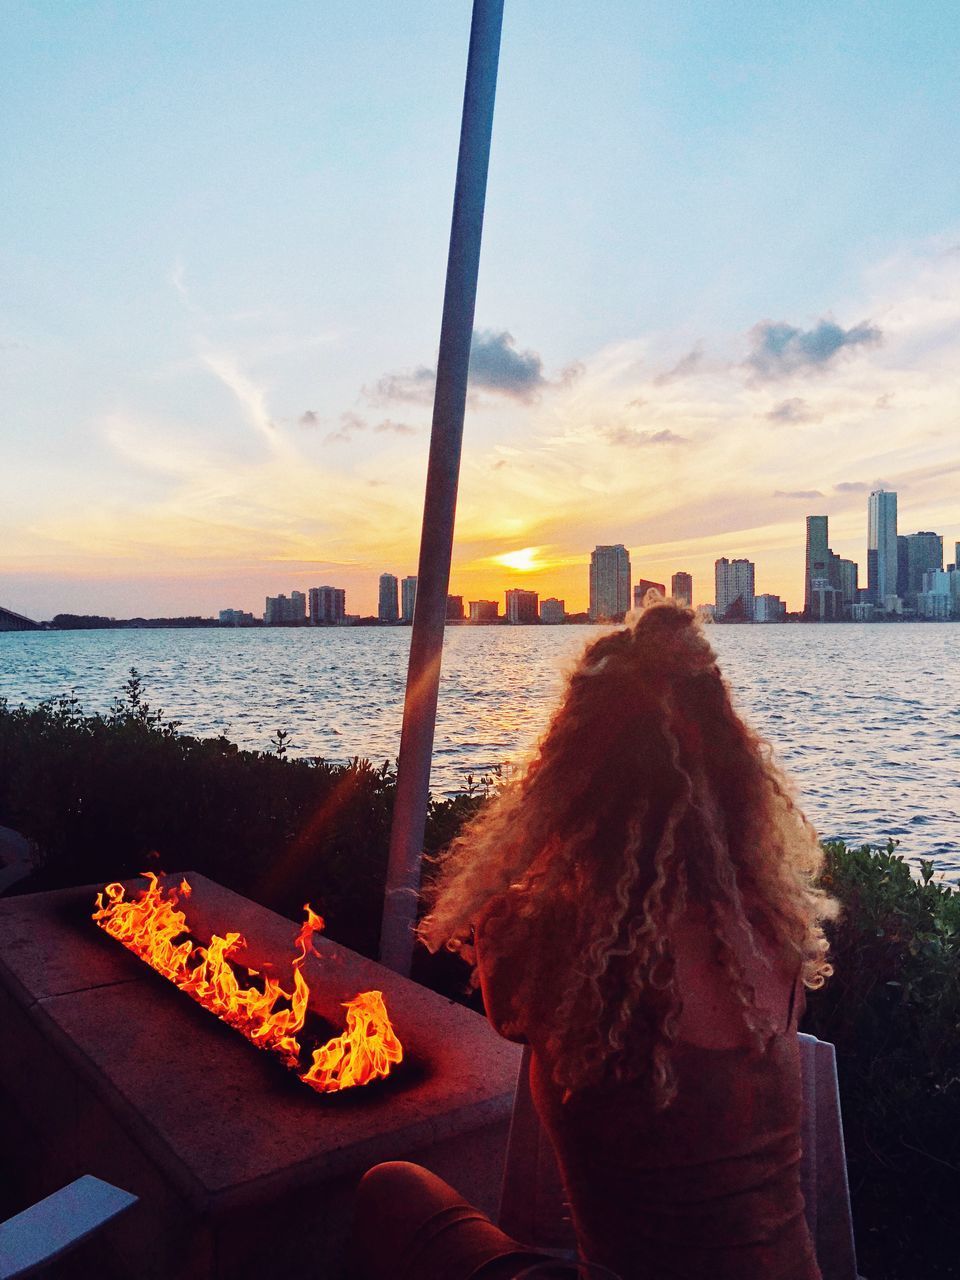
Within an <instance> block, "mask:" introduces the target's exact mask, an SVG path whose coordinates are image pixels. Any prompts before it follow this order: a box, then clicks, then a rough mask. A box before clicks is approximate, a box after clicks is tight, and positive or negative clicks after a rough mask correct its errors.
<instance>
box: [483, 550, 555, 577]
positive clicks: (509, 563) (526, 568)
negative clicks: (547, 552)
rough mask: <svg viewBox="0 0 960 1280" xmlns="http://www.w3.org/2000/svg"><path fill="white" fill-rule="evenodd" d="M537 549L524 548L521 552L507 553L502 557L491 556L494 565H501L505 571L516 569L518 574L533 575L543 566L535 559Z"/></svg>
mask: <svg viewBox="0 0 960 1280" xmlns="http://www.w3.org/2000/svg"><path fill="white" fill-rule="evenodd" d="M539 551H540V548H539V547H524V548H523V549H522V550H521V551H507V552H505V553H504V554H503V555H502V556H493V557H492V559H493V562H494V564H502V565H504V566H505V567H506V568H507V569H516V571H517V572H518V573H533V572H534V571H535V570H537V569H543V568H544V567H545V566H544V564H543V562H542V561H541V560H538V559H537V555H538V553H539Z"/></svg>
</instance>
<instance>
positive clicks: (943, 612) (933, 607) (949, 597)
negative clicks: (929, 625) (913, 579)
mask: <svg viewBox="0 0 960 1280" xmlns="http://www.w3.org/2000/svg"><path fill="white" fill-rule="evenodd" d="M958 577H960V575H958V574H957V572H956V570H953V571H952V572H950V573H948V572H946V571H945V570H944V569H928V570H927V572H926V573H925V574H924V575H923V580H922V581H921V584H920V586H921V590H920V591H918V592H917V617H919V618H930V619H935V620H937V621H944V620H946V619H947V618H951V617H953V616H954V592H953V590H952V587H953V583H952V582H951V579H953V578H958Z"/></svg>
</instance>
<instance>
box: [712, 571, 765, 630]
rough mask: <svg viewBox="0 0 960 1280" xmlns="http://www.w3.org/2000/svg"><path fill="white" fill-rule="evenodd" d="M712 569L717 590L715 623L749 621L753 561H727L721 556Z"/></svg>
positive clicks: (752, 603)
mask: <svg viewBox="0 0 960 1280" xmlns="http://www.w3.org/2000/svg"><path fill="white" fill-rule="evenodd" d="M713 568H714V575H715V579H716V589H717V621H718V622H736V621H741V622H749V621H751V620H752V619H753V611H754V598H755V592H754V582H755V573H756V566H755V565H754V563H753V561H752V560H728V559H727V558H726V556H723V557H722V558H721V559H720V560H717V561H716V562H715V563H714V566H713Z"/></svg>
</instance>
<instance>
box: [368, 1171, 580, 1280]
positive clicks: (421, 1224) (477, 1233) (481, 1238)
mask: <svg viewBox="0 0 960 1280" xmlns="http://www.w3.org/2000/svg"><path fill="white" fill-rule="evenodd" d="M351 1256H352V1260H353V1262H354V1263H355V1265H356V1268H357V1271H358V1273H359V1275H361V1276H362V1277H363V1278H364V1280H469V1278H470V1277H476V1280H509V1277H512V1276H515V1275H517V1274H519V1272H521V1271H523V1270H524V1268H526V1267H529V1266H532V1265H533V1263H534V1262H538V1261H541V1260H545V1259H546V1258H547V1257H548V1255H546V1254H544V1253H540V1252H538V1251H537V1250H536V1249H528V1248H525V1247H524V1246H523V1245H521V1244H518V1243H517V1241H516V1240H512V1239H511V1238H510V1236H508V1235H505V1234H504V1233H503V1232H502V1231H500V1230H499V1229H498V1228H497V1227H495V1226H494V1225H493V1223H492V1222H491V1221H490V1219H489V1218H487V1217H486V1216H485V1215H484V1214H482V1213H481V1212H480V1210H479V1209H475V1208H474V1207H473V1205H471V1204H468V1203H467V1201H466V1200H464V1199H462V1198H461V1197H460V1196H459V1195H457V1193H456V1192H455V1191H454V1190H453V1188H452V1187H450V1186H448V1184H447V1183H446V1182H444V1181H443V1180H442V1179H441V1178H438V1177H436V1175H435V1174H432V1173H430V1172H429V1171H428V1170H427V1169H423V1168H421V1167H420V1166H419V1165H416V1164H407V1163H406V1162H405V1161H394V1162H391V1163H389V1164H379V1165H377V1166H376V1167H375V1168H373V1169H371V1170H370V1172H369V1173H367V1174H366V1175H365V1176H364V1178H363V1180H362V1182H361V1183H360V1186H359V1188H358V1190H357V1201H356V1216H355V1220H354V1229H353V1251H352V1255H351ZM572 1274H576V1272H575V1271H574V1272H573V1273H572Z"/></svg>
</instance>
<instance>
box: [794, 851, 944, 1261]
mask: <svg viewBox="0 0 960 1280" xmlns="http://www.w3.org/2000/svg"><path fill="white" fill-rule="evenodd" d="M826 851H827V871H826V877H825V884H826V887H827V888H828V889H829V890H830V892H831V893H833V894H835V895H836V897H837V898H839V900H840V901H841V902H842V903H843V906H844V912H843V916H842V918H841V919H840V920H839V921H837V923H836V924H835V925H833V926H832V927H831V930H830V932H831V946H832V952H833V963H834V968H835V974H834V976H833V978H831V980H830V981H829V983H828V984H827V985H826V986H825V987H824V988H823V990H822V991H820V992H817V993H816V994H812V995H811V996H810V998H809V1001H808V1007H807V1014H806V1017H805V1019H804V1024H803V1030H805V1031H810V1032H812V1033H813V1034H814V1035H817V1036H819V1037H820V1038H821V1039H822V1040H830V1041H832V1042H833V1043H834V1044H835V1045H836V1048H837V1063H838V1071H839V1075H840V1096H841V1100H842V1106H843V1119H844V1130H845V1136H846V1145H847V1163H848V1168H849V1172H850V1184H851V1194H852V1198H853V1207H854V1224H855V1229H856V1236H857V1248H858V1252H859V1255H860V1269H861V1270H862V1271H863V1273H864V1274H865V1275H867V1276H869V1277H870V1280H918V1278H919V1277H923V1280H940V1278H941V1277H947V1276H960V1256H958V1255H960V1247H958V1243H957V1205H958V1203H960V894H958V893H955V892H953V891H952V890H951V889H950V888H949V887H948V886H946V885H943V884H939V883H937V882H936V881H935V880H934V879H933V866H932V864H931V863H923V864H922V870H921V877H920V879H919V880H917V879H915V878H914V877H913V876H912V875H911V872H910V868H909V866H908V865H907V863H906V862H904V860H903V858H901V857H899V856H898V855H897V854H896V852H895V846H894V845H892V844H890V845H888V846H887V847H886V848H874V847H871V846H868V845H865V846H863V847H861V848H857V849H854V848H847V847H846V846H845V845H844V844H842V843H839V842H837V843H831V844H828V845H827V846H826Z"/></svg>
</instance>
